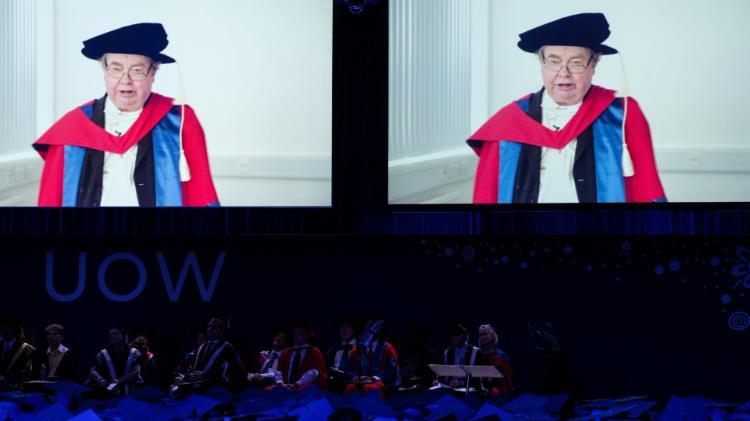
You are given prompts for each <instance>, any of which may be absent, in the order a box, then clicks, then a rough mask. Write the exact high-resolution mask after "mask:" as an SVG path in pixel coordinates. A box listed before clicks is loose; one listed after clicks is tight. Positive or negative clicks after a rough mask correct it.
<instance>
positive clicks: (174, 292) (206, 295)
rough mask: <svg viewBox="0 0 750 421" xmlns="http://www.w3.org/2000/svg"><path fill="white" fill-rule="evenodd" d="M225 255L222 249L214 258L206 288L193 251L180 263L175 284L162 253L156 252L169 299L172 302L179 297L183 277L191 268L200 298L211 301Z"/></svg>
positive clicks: (183, 282) (183, 281) (183, 283)
mask: <svg viewBox="0 0 750 421" xmlns="http://www.w3.org/2000/svg"><path fill="white" fill-rule="evenodd" d="M226 255H227V253H226V252H223V251H222V252H221V253H219V257H218V258H217V259H216V264H215V265H214V270H213V273H212V274H211V280H210V281H209V282H208V288H206V283H205V282H203V275H202V274H201V270H200V266H199V265H198V259H196V257H195V253H194V252H190V253H188V254H187V257H186V258H185V264H183V265H182V270H181V271H180V277H179V278H178V279H177V285H174V282H172V277H171V276H170V275H169V268H168V267H167V262H166V261H165V259H164V253H162V252H157V253H156V258H157V259H158V260H159V269H161V277H162V279H163V280H164V287H165V288H166V290H167V295H168V296H169V301H172V302H174V301H177V300H179V299H180V293H181V292H182V287H183V286H184V285H185V278H186V277H187V274H188V271H189V270H190V268H192V269H193V274H195V280H196V281H197V282H198V291H199V292H200V294H201V299H202V300H203V301H206V302H208V301H211V297H212V296H213V295H214V289H215V288H216V281H217V280H218V279H219V272H221V267H222V266H223V265H224V257H225V256H226Z"/></svg>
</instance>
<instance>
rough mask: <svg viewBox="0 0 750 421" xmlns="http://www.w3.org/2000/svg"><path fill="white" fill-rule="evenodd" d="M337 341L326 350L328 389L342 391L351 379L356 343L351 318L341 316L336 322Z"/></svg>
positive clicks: (355, 327)
mask: <svg viewBox="0 0 750 421" xmlns="http://www.w3.org/2000/svg"><path fill="white" fill-rule="evenodd" d="M337 327H338V331H339V339H340V340H339V343H338V344H336V345H335V346H333V347H331V348H330V349H329V350H328V352H326V364H327V366H328V390H330V391H331V392H343V391H344V388H345V387H346V385H347V384H349V383H351V381H352V380H353V378H352V376H351V374H350V373H351V372H352V371H353V368H354V367H353V364H354V360H353V359H352V356H353V353H354V348H355V347H356V345H357V326H356V323H355V321H354V320H353V319H350V318H341V319H340V320H339V321H338V323H337Z"/></svg>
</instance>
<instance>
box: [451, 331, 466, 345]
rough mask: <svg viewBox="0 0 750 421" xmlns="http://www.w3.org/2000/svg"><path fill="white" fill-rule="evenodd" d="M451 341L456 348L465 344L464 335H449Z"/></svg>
mask: <svg viewBox="0 0 750 421" xmlns="http://www.w3.org/2000/svg"><path fill="white" fill-rule="evenodd" d="M451 343H452V344H453V346H455V347H457V348H458V347H462V346H464V345H466V335H463V334H462V335H457V336H451Z"/></svg>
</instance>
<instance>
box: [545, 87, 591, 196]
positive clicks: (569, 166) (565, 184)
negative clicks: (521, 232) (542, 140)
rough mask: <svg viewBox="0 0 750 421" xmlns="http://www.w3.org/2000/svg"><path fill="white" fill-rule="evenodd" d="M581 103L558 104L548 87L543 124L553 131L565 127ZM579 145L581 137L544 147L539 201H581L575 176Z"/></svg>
mask: <svg viewBox="0 0 750 421" xmlns="http://www.w3.org/2000/svg"><path fill="white" fill-rule="evenodd" d="M581 104H582V102H579V103H578V104H574V105H558V104H557V103H556V102H555V100H553V99H552V97H550V96H549V94H548V93H547V91H546V90H545V91H544V95H543V97H542V125H543V126H544V127H546V128H548V129H551V130H555V131H557V130H562V129H563V127H565V125H566V124H568V122H569V121H570V120H571V119H572V118H573V116H574V115H575V114H576V112H578V109H579V108H581ZM577 144H578V139H573V140H571V141H570V143H568V144H567V145H565V147H564V148H562V149H554V148H546V147H542V163H541V168H540V174H539V200H538V203H578V192H577V190H576V183H575V178H574V177H573V164H574V163H575V158H576V145H577Z"/></svg>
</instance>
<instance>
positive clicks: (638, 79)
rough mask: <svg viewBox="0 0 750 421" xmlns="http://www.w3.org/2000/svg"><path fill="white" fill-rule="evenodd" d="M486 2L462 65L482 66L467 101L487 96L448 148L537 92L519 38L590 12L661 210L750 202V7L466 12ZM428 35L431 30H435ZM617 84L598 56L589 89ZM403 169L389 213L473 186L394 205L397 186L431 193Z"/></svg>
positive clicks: (506, 4) (409, 197) (445, 162)
mask: <svg viewBox="0 0 750 421" xmlns="http://www.w3.org/2000/svg"><path fill="white" fill-rule="evenodd" d="M393 1H394V2H395V3H400V2H401V1H409V0H393ZM411 1H422V2H423V3H429V1H430V0H411ZM486 1H488V8H487V15H486V17H485V16H477V15H474V16H473V17H472V23H471V25H472V27H479V28H483V27H485V26H486V25H488V31H487V40H486V41H484V43H483V45H486V50H477V49H474V50H472V55H471V59H470V60H471V62H472V63H481V62H482V60H483V57H486V62H487V66H488V67H487V72H488V74H489V77H488V78H487V79H486V81H485V80H484V78H482V77H479V78H476V77H472V80H471V85H472V98H473V99H472V101H473V103H477V102H480V103H481V102H482V101H483V100H484V99H485V98H478V97H477V95H478V94H477V92H488V93H489V95H487V96H486V109H485V110H484V117H483V118H481V119H476V118H472V127H471V130H469V131H467V133H466V134H465V136H463V137H462V138H457V139H456V140H455V143H456V145H457V146H458V145H461V146H463V144H464V143H463V142H464V140H465V138H466V137H468V136H469V135H470V134H471V132H472V131H473V130H475V129H476V128H478V126H479V124H481V122H483V121H484V120H485V119H486V118H488V117H489V116H490V115H491V114H492V113H494V112H495V111H496V110H497V109H498V108H500V107H501V106H503V105H505V104H507V103H509V102H510V101H513V100H515V99H517V98H519V97H521V96H523V95H525V94H527V93H529V92H532V91H536V90H538V89H539V88H541V86H542V82H541V74H540V67H539V64H538V61H537V59H536V58H535V57H534V56H533V55H530V54H528V53H524V52H523V51H521V50H520V49H518V47H517V46H516V42H517V41H518V34H519V33H521V32H523V31H526V30H528V29H530V28H532V27H535V26H538V25H540V24H543V23H545V22H548V21H551V20H554V19H557V18H560V17H562V16H567V15H570V14H574V13H580V12H594V11H598V12H603V13H604V14H605V15H606V16H607V19H608V20H609V22H610V29H611V31H612V35H611V36H610V38H609V39H608V40H607V41H606V43H607V44H608V45H611V46H613V47H615V48H617V49H619V50H620V51H621V52H622V55H623V58H624V61H625V67H626V71H627V76H628V80H629V82H630V92H631V95H632V96H633V97H634V98H636V99H637V100H638V101H639V103H640V104H641V106H642V108H643V109H644V112H645V113H646V117H647V119H648V120H649V123H650V125H651V131H652V136H653V139H654V145H655V148H656V155H657V162H658V165H659V168H660V172H661V176H662V182H663V184H664V187H665V189H666V192H667V196H668V198H669V200H670V201H684V202H703V201H745V202H747V201H750V182H748V180H750V165H748V162H750V160H749V158H750V139H749V138H748V137H749V135H748V132H747V129H746V126H747V124H746V122H748V121H750V108H748V107H747V106H745V103H746V102H747V98H748V97H749V95H750V78H748V77H747V70H748V69H750V54H748V53H747V46H748V45H749V44H748V40H750V25H747V20H748V19H750V2H748V1H746V0H724V1H721V2H705V1H702V0H687V1H686V0H681V1H678V0H662V1H658V2H654V1H649V0H632V1H628V2H619V1H614V0H612V1H601V0H571V1H564V2H561V1H556V0H537V1H534V2H519V1H513V0H471V2H472V4H482V3H484V2H486ZM433 25H436V26H439V25H440V22H433ZM392 35H394V34H393V32H392ZM391 54H392V55H393V54H402V55H415V54H416V53H415V52H414V51H412V52H404V51H401V52H394V51H391ZM454 59H455V60H461V59H462V58H461V57H454ZM474 74H476V71H475V72H473V73H472V75H474ZM622 80H623V79H622V76H621V71H620V62H619V58H618V57H617V56H605V57H604V58H603V59H602V61H601V62H600V64H599V66H598V67H597V74H596V76H595V77H594V83H596V84H599V85H602V86H605V87H608V88H612V89H618V88H620V87H621V85H622ZM435 98H436V97H433V99H435ZM475 108H476V107H475ZM477 121H478V122H477ZM389 141H390V142H395V141H398V139H394V138H391V139H390V140H389ZM466 149H468V148H466ZM424 157H425V159H420V157H411V158H412V162H419V164H418V165H419V166H421V167H423V168H424V167H430V168H433V169H437V172H436V174H441V173H442V172H444V171H445V169H446V168H448V167H447V166H449V165H458V164H457V163H465V162H466V160H467V157H466V156H465V155H463V154H461V153H459V152H456V153H455V154H454V156H453V158H449V157H447V156H445V154H443V155H442V156H440V158H439V160H431V159H430V158H429V156H428V155H427V154H425V155H424ZM392 158H394V157H392ZM472 159H473V158H472ZM430 162H433V164H434V165H432V164H430ZM408 165H414V164H409V163H403V161H391V166H390V168H391V174H392V175H394V178H398V177H401V179H398V180H394V179H392V180H390V186H391V187H392V191H394V192H396V193H395V194H390V195H389V198H390V201H391V202H392V203H430V202H435V201H438V202H442V201H443V200H442V199H441V198H445V197H450V198H454V199H455V198H458V197H462V198H466V201H468V200H470V197H471V189H472V181H473V180H470V181H467V182H465V183H463V184H461V186H460V188H461V189H468V193H467V192H465V191H461V192H455V191H454V192H452V193H451V192H450V190H454V189H456V188H457V186H455V185H453V186H450V185H449V186H446V187H439V188H435V187H434V186H433V187H431V189H430V192H425V191H414V190H413V191H412V192H411V193H410V194H400V195H399V190H398V186H399V185H402V184H407V185H408V184H410V185H431V184H432V183H433V182H436V183H438V185H439V184H440V183H439V181H434V180H435V179H434V178H433V179H432V180H433V181H419V180H413V179H409V178H408V177H406V176H403V175H402V174H408V173H410V172H409V170H408ZM461 165H463V164H461ZM423 174H424V171H423ZM433 174H435V173H433Z"/></svg>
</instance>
